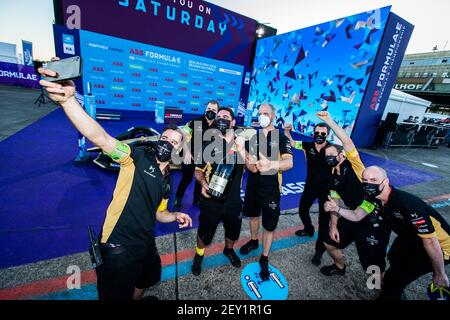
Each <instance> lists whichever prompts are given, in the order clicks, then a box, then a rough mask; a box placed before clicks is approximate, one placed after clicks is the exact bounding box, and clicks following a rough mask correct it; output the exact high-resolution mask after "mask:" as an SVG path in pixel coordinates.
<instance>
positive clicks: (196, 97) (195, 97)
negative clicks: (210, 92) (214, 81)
mask: <svg viewBox="0 0 450 320" xmlns="http://www.w3.org/2000/svg"><path fill="white" fill-rule="evenodd" d="M192 99H200V96H192Z"/></svg>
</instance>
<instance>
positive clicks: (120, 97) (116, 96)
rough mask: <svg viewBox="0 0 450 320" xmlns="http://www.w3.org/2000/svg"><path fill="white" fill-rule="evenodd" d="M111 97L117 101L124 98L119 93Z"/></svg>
mask: <svg viewBox="0 0 450 320" xmlns="http://www.w3.org/2000/svg"><path fill="white" fill-rule="evenodd" d="M113 97H114V98H119V99H123V98H124V96H123V94H120V93H115V94H114V96H113Z"/></svg>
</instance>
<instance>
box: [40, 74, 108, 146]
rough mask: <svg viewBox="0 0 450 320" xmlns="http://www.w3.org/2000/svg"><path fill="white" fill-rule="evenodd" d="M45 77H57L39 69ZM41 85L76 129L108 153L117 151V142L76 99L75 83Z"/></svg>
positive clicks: (47, 82) (42, 81)
mask: <svg viewBox="0 0 450 320" xmlns="http://www.w3.org/2000/svg"><path fill="white" fill-rule="evenodd" d="M38 72H39V73H40V74H41V75H43V76H48V77H55V76H56V73H55V72H54V71H52V70H48V69H44V68H39V69H38ZM39 84H40V85H41V86H42V87H44V88H45V90H46V91H47V92H48V97H49V98H50V99H51V100H52V101H54V102H56V103H58V104H59V105H60V106H61V107H62V108H63V110H64V112H65V114H66V115H67V117H68V118H69V120H70V121H71V122H72V124H73V125H74V126H75V128H76V129H77V130H78V131H79V132H80V133H81V134H82V135H83V136H85V137H86V138H87V139H89V140H90V141H91V142H92V143H93V144H94V145H96V146H97V147H99V148H101V149H102V150H103V151H104V152H106V153H111V152H113V151H115V150H116V142H117V140H116V139H114V138H113V137H111V136H110V135H109V134H108V133H107V132H106V131H105V130H104V129H103V128H102V126H100V124H98V122H97V121H95V120H94V119H92V118H91V117H90V116H89V115H88V114H87V113H86V112H85V111H84V109H83V107H82V106H81V105H80V104H79V103H78V101H77V100H76V98H75V84H74V83H73V81H63V82H49V81H46V80H40V81H39Z"/></svg>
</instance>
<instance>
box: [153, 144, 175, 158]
mask: <svg viewBox="0 0 450 320" xmlns="http://www.w3.org/2000/svg"><path fill="white" fill-rule="evenodd" d="M172 150H173V145H171V144H170V142H169V141H164V140H158V142H156V147H155V152H156V158H157V159H158V161H159V162H167V161H169V160H170V159H171V157H172Z"/></svg>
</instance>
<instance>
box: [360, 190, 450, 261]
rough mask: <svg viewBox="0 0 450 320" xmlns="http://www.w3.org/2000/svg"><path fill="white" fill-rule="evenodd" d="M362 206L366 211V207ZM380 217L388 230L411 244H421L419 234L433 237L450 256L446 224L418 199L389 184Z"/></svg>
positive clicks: (448, 228) (435, 212)
mask: <svg viewBox="0 0 450 320" xmlns="http://www.w3.org/2000/svg"><path fill="white" fill-rule="evenodd" d="M369 209H370V208H369ZM365 210H366V212H368V213H369V214H370V212H369V211H370V210H367V209H365ZM382 217H383V220H384V221H385V222H386V224H387V226H388V227H389V228H390V229H391V230H392V231H394V232H395V233H396V234H397V235H398V236H399V237H401V238H403V239H404V240H407V242H409V243H411V245H414V244H416V245H418V246H421V247H422V246H423V244H422V241H421V239H422V238H432V237H437V238H438V240H439V243H440V245H441V248H442V252H443V255H444V258H445V259H446V260H449V259H450V225H449V224H448V223H447V222H446V221H445V220H444V218H443V217H442V216H441V215H440V214H439V212H437V211H436V210H435V209H434V208H433V207H431V206H430V205H428V204H427V203H425V202H424V201H423V200H422V199H420V198H418V197H416V196H414V195H412V194H410V193H408V192H405V191H402V190H398V189H396V188H392V192H391V194H390V196H389V200H388V202H387V203H386V204H385V206H384V210H383V213H382Z"/></svg>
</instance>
